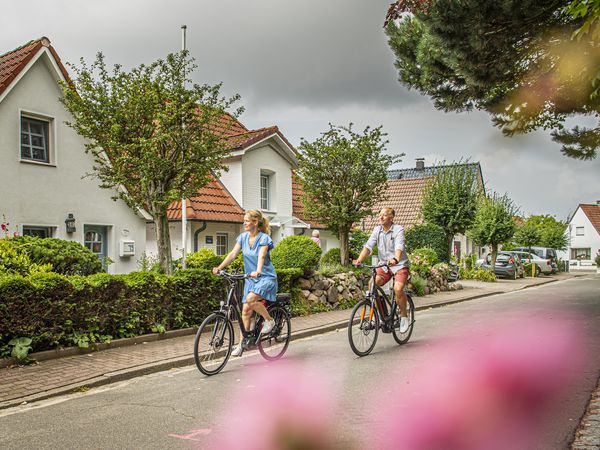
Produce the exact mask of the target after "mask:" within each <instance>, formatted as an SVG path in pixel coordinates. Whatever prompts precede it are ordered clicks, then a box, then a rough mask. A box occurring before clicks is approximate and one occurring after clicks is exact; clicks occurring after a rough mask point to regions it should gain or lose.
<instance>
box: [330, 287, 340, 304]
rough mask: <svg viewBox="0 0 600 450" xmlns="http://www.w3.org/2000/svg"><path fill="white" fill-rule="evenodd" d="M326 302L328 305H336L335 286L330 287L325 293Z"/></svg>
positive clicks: (336, 292)
mask: <svg viewBox="0 0 600 450" xmlns="http://www.w3.org/2000/svg"><path fill="white" fill-rule="evenodd" d="M327 301H328V302H329V303H337V302H338V291H337V289H336V288H335V286H331V287H330V288H329V290H328V291H327Z"/></svg>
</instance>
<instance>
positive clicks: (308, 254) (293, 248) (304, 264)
mask: <svg viewBox="0 0 600 450" xmlns="http://www.w3.org/2000/svg"><path fill="white" fill-rule="evenodd" d="M321 253H322V250H321V247H319V246H318V245H317V244H316V243H315V242H313V241H312V240H311V239H310V238H308V237H306V236H288V237H286V238H284V239H282V240H281V242H279V244H278V245H277V246H276V247H275V248H274V249H273V250H272V251H271V261H273V265H274V266H275V270H276V271H277V270H280V269H292V268H298V269H301V270H302V271H303V272H304V273H306V272H309V271H311V270H313V269H315V268H316V267H317V264H318V263H319V258H320V257H321Z"/></svg>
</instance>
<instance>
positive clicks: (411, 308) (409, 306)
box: [392, 294, 415, 345]
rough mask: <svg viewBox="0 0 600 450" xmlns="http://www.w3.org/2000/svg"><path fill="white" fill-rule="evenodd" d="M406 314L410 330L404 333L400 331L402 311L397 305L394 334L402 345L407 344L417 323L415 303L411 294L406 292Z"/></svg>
mask: <svg viewBox="0 0 600 450" xmlns="http://www.w3.org/2000/svg"><path fill="white" fill-rule="evenodd" d="M406 300H407V301H406V316H407V317H408V323H409V325H408V330H406V331H405V332H404V333H400V311H399V310H398V307H396V313H395V314H394V327H393V328H392V335H393V336H394V339H395V340H396V342H397V343H398V344H400V345H402V344H406V343H407V342H408V340H409V339H410V336H411V335H412V332H413V327H414V325H415V304H414V303H413V299H412V297H411V296H410V294H406Z"/></svg>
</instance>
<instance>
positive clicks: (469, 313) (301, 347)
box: [0, 275, 600, 450]
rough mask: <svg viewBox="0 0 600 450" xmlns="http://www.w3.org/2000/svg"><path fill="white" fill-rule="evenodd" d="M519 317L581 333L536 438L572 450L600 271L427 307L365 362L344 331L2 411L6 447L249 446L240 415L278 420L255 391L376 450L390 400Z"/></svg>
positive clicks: (597, 323)
mask: <svg viewBox="0 0 600 450" xmlns="http://www.w3.org/2000/svg"><path fill="white" fill-rule="evenodd" d="M523 320H526V321H527V320H531V321H542V322H544V323H550V324H556V330H559V331H560V330H564V325H565V324H569V326H571V327H572V328H575V329H576V330H577V332H578V333H579V335H580V337H581V339H580V341H579V344H578V345H577V347H578V348H574V349H573V352H578V351H580V352H581V355H583V363H582V365H580V366H577V367H574V368H572V369H570V368H566V369H565V373H568V372H569V370H571V371H572V372H573V373H571V374H570V377H569V379H570V380H571V381H569V382H568V383H567V384H568V385H567V386H565V392H564V393H562V394H560V395H559V397H560V398H559V399H558V401H559V402H560V403H559V406H557V407H553V408H552V410H551V411H549V412H548V424H549V425H550V426H548V427H546V428H544V430H543V431H542V432H541V433H540V434H539V435H538V436H536V439H535V442H536V445H535V448H539V449H544V450H551V449H566V448H568V444H569V442H570V441H571V440H572V438H573V435H574V432H575V429H576V428H577V425H578V423H579V420H580V418H581V416H582V414H583V412H584V409H585V406H586V404H587V401H588V399H589V396H590V393H591V392H592V390H593V389H594V388H595V386H596V382H597V380H598V377H599V375H600V358H599V357H598V355H600V277H597V276H594V275H592V276H588V277H583V278H577V279H572V280H566V281H561V282H557V283H551V284H549V285H544V286H540V287H536V288H530V289H526V290H523V291H518V292H514V293H509V294H502V295H497V296H493V297H487V298H482V299H478V300H473V301H468V302H463V303H459V304H455V305H451V306H447V307H443V308H436V309H430V310H426V311H419V312H418V314H417V322H416V324H415V331H414V333H413V336H412V339H411V341H410V342H409V344H407V345H405V346H398V345H397V344H396V343H395V342H394V341H393V339H392V337H391V336H390V335H387V334H380V337H379V341H378V343H377V345H376V347H375V350H374V351H373V353H372V354H371V355H369V356H367V357H364V358H358V357H356V356H355V355H354V354H353V353H352V352H351V350H350V348H349V346H348V341H347V335H346V332H345V330H342V331H338V332H332V333H327V334H323V335H319V336H315V337H312V338H307V339H304V340H300V341H295V342H292V344H291V346H290V348H289V349H288V353H287V354H286V357H285V363H283V364H282V363H271V364H267V363H266V362H264V361H263V360H262V358H261V356H260V355H259V354H258V353H255V352H252V353H249V354H247V355H245V356H244V357H242V358H237V359H235V360H234V359H232V360H230V362H229V364H228V365H227V367H226V368H225V370H224V371H223V372H222V373H221V374H219V375H217V376H214V377H209V378H207V377H204V376H202V375H201V374H200V373H199V372H198V371H197V370H196V368H195V367H186V368H182V369H174V370H170V371H166V372H161V373H157V374H153V375H148V376H144V377H140V378H137V379H133V380H129V381H125V382H121V383H116V384H113V385H110V386H106V387H103V388H97V389H92V390H90V391H88V392H81V393H75V394H71V395H68V396H64V397H58V398H54V399H51V400H48V401H42V402H39V403H36V404H29V405H24V406H21V407H18V408H12V409H8V410H3V411H0V448H2V449H65V448H78V449H139V448H146V449H154V448H156V449H170V448H173V449H181V448H184V449H186V448H212V447H214V446H216V445H217V444H216V442H217V441H219V440H220V439H221V438H223V437H230V438H231V437H233V440H234V441H235V440H236V439H237V440H238V442H241V441H242V440H245V439H247V437H245V436H242V434H243V433H244V431H243V429H240V426H239V421H240V420H242V419H243V417H246V416H247V415H248V414H250V415H252V416H254V417H256V416H261V415H264V418H263V419H262V420H264V421H269V420H270V418H271V417H272V415H271V412H270V411H269V410H268V409H266V410H260V409H258V408H257V407H256V405H257V404H258V403H256V402H252V403H250V402H251V400H249V399H252V398H253V397H252V396H253V395H259V396H260V395H264V396H272V397H277V398H280V399H282V400H281V402H280V404H279V407H280V408H285V407H286V402H289V405H290V408H291V407H292V406H293V405H294V402H300V403H302V402H304V403H302V406H303V407H306V408H308V412H307V415H311V416H312V417H311V419H314V421H315V423H314V424H312V425H310V426H314V427H316V428H315V429H319V426H320V425H322V426H323V429H326V430H329V431H328V432H329V433H330V436H329V437H330V439H332V440H333V441H334V442H335V443H336V446H339V448H349V447H354V448H365V447H369V448H376V447H378V446H379V445H378V444H373V445H370V444H369V443H368V442H369V441H370V439H373V442H374V443H375V442H377V436H374V434H376V432H375V431H374V430H375V429H376V426H377V425H379V424H381V422H382V421H384V420H383V418H382V417H384V415H385V413H386V411H388V410H389V409H390V408H391V407H392V406H390V404H392V403H394V402H400V403H401V402H402V401H403V400H402V399H403V398H404V397H403V396H402V394H403V393H408V392H409V391H410V390H411V389H412V388H413V386H414V385H415V383H414V380H415V379H416V378H415V377H419V374H426V372H427V370H428V366H430V365H431V364H432V361H431V355H432V352H434V351H435V350H434V349H436V348H438V347H439V346H440V345H441V344H443V343H444V342H455V341H458V340H459V339H464V338H465V336H466V337H467V341H466V342H472V343H477V342H480V341H481V340H482V339H484V338H485V336H487V335H489V327H490V323H491V322H493V323H494V324H495V326H500V327H503V326H504V325H505V326H506V333H507V335H512V334H514V333H516V331H517V330H515V329H514V328H513V327H514V326H515V324H517V325H518V324H521V325H522V321H523ZM559 331H557V333H558V332H559ZM190 350H191V349H190ZM565 361H566V362H568V361H571V359H566V360H565ZM282 362H283V360H282ZM265 369H266V373H267V375H264V370H265ZM280 369H283V370H284V375H285V376H286V377H287V378H285V380H283V382H280V383H279V384H277V383H276V385H274V387H273V389H269V391H268V392H262V391H261V392H258V394H257V392H256V391H257V390H258V387H257V385H258V386H260V379H261V377H263V376H268V373H269V372H271V373H276V372H277V371H278V370H280ZM260 370H263V372H262V375H257V374H256V371H260ZM554 376H555V374H553V373H549V374H548V377H554ZM280 381H281V380H280ZM282 384H283V386H284V387H283V388H282V387H281V385H282ZM286 386H287V387H286ZM438 388H439V386H436V387H435V389H438ZM281 389H283V390H286V389H287V391H289V392H287V393H286V394H282V393H281ZM413 393H414V392H413ZM294 396H295V397H294ZM311 396H312V397H311ZM324 397H327V398H328V399H329V401H327V400H324ZM387 399H389V401H387ZM465 400H468V398H466V399H465ZM307 405H308V406H307ZM311 405H312V406H311ZM311 407H313V413H311V412H310V408H311ZM237 413H242V414H241V417H242V419H240V417H237V418H236V417H235V416H236V414H237ZM232 416H233V417H232ZM238 433H239V435H238ZM258 433H259V434H260V431H258ZM248 439H249V440H248V442H250V441H251V440H252V438H251V437H250V438H248ZM398 448H401V445H398Z"/></svg>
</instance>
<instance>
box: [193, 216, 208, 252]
mask: <svg viewBox="0 0 600 450" xmlns="http://www.w3.org/2000/svg"><path fill="white" fill-rule="evenodd" d="M204 230H206V220H203V221H202V225H200V228H198V229H197V230H196V231H195V232H194V252H197V251H198V236H199V235H200V233H202V232H203V231H204Z"/></svg>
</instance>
